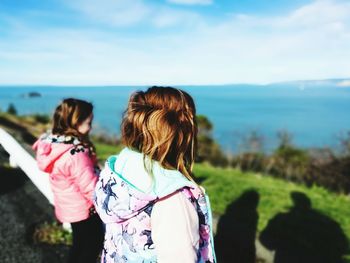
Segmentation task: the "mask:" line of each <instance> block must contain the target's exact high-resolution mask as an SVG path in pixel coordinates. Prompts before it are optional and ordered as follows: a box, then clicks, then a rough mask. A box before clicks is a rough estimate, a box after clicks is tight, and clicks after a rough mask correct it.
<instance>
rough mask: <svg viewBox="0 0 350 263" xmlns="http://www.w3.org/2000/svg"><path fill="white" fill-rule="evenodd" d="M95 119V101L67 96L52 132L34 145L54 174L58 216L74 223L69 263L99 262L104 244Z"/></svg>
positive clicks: (38, 156) (40, 162) (41, 164)
mask: <svg viewBox="0 0 350 263" xmlns="http://www.w3.org/2000/svg"><path fill="white" fill-rule="evenodd" d="M92 119H93V105H92V104H91V103H89V102H86V101H83V100H79V99H73V98H69V99H65V100H63V101H62V103H60V105H58V106H57V108H56V110H55V113H54V115H53V127H52V132H49V133H46V134H44V135H42V136H41V137H40V138H39V140H38V141H37V142H36V143H35V144H34V145H33V148H34V150H36V160H37V163H38V166H39V168H40V169H41V170H43V171H45V172H47V173H49V175H50V184H51V188H52V191H53V194H54V206H55V214H56V217H57V219H58V220H59V221H60V222H68V223H71V226H72V233H73V245H72V248H71V250H70V254H69V259H68V262H69V263H73V262H74V263H88V262H91V263H96V260H97V258H98V256H99V253H100V252H101V250H102V244H103V232H104V230H103V224H102V221H101V220H100V218H99V216H98V215H97V213H96V210H95V208H94V204H93V192H94V187H95V185H96V182H97V179H98V176H97V173H98V169H97V162H96V155H95V149H94V146H93V144H92V143H91V141H90V140H89V132H90V130H91V122H92Z"/></svg>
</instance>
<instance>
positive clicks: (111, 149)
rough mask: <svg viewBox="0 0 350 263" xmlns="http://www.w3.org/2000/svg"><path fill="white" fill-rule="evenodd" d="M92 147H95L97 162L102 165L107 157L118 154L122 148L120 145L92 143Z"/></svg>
mask: <svg viewBox="0 0 350 263" xmlns="http://www.w3.org/2000/svg"><path fill="white" fill-rule="evenodd" d="M94 145H95V147H96V152H97V158H98V161H99V163H101V164H103V163H104V162H105V161H106V160H107V158H108V157H109V156H111V155H114V154H118V153H119V152H120V151H121V150H122V148H123V146H121V145H109V144H105V143H100V142H94Z"/></svg>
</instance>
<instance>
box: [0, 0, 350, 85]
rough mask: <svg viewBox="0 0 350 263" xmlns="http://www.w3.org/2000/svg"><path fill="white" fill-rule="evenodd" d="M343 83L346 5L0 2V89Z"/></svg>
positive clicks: (258, 0) (193, 0) (349, 33)
mask: <svg viewBox="0 0 350 263" xmlns="http://www.w3.org/2000/svg"><path fill="white" fill-rule="evenodd" d="M349 77H350V1H349V0H293V1H292V0H245V1H241V0H239V1H238V0H45V1H42V0H0V85H204V84H205V85H218V84H240V83H247V84H249V83H250V84H267V83H273V82H281V81H292V80H310V79H329V78H349Z"/></svg>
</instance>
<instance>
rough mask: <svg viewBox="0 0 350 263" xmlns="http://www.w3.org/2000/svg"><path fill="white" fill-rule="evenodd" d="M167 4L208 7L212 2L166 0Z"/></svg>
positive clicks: (210, 0)
mask: <svg viewBox="0 0 350 263" xmlns="http://www.w3.org/2000/svg"><path fill="white" fill-rule="evenodd" d="M167 2H169V3H173V4H181V5H210V4H212V3H213V1H212V0H167Z"/></svg>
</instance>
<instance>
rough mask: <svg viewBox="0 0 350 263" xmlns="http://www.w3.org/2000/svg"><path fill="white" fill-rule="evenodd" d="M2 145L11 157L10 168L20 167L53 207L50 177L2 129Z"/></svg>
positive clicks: (0, 131) (0, 141) (0, 136)
mask: <svg viewBox="0 0 350 263" xmlns="http://www.w3.org/2000/svg"><path fill="white" fill-rule="evenodd" d="M0 144H1V145H2V147H3V148H4V149H5V151H6V152H7V153H8V154H9V155H10V160H9V163H10V166H11V167H19V168H21V169H22V170H23V172H24V173H25V174H26V175H27V176H28V177H29V179H30V180H31V181H32V182H33V184H34V185H35V186H36V187H37V188H38V189H39V191H40V192H41V193H42V194H43V195H44V196H45V197H46V198H47V200H48V201H49V202H50V203H51V204H52V205H53V193H52V190H51V187H50V182H49V175H48V174H47V173H45V172H43V171H41V170H39V168H38V166H37V163H36V161H35V159H34V158H33V157H32V156H31V155H30V154H29V153H28V152H27V151H26V150H25V149H24V148H23V147H22V146H21V145H20V144H19V143H18V142H17V141H16V140H15V139H14V138H13V137H12V136H11V135H10V134H9V133H8V132H6V131H5V130H4V129H1V128H0Z"/></svg>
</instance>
